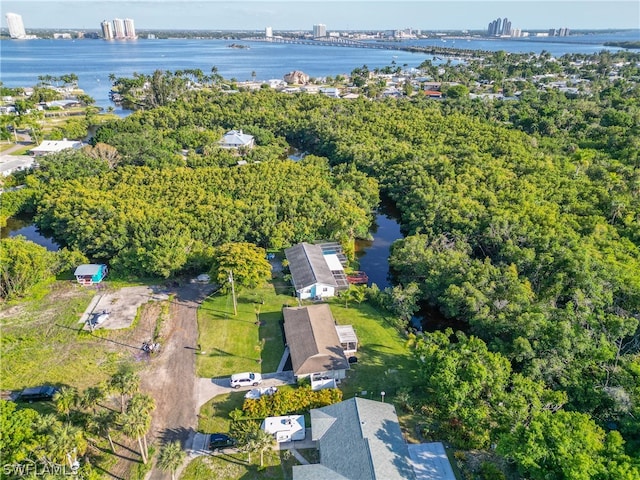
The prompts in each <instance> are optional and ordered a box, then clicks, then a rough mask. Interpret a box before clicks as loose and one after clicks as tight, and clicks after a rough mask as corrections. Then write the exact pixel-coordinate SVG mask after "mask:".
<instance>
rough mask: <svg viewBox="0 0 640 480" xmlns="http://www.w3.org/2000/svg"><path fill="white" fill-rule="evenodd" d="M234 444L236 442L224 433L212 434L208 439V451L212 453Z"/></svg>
mask: <svg viewBox="0 0 640 480" xmlns="http://www.w3.org/2000/svg"><path fill="white" fill-rule="evenodd" d="M235 444H236V441H235V440H234V439H233V438H231V437H230V436H229V435H226V434H224V433H212V434H211V437H209V450H211V451H212V452H214V451H216V450H219V449H221V448H228V447H233V446H234V445H235Z"/></svg>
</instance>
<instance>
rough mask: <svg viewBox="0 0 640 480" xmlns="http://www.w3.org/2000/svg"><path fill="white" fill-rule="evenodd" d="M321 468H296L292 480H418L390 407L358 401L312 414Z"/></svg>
mask: <svg viewBox="0 0 640 480" xmlns="http://www.w3.org/2000/svg"><path fill="white" fill-rule="evenodd" d="M311 434H312V439H313V440H314V441H316V442H317V445H318V450H319V452H320V463H319V464H312V465H297V466H294V467H293V480H319V479H328V478H331V479H336V480H341V479H345V480H415V479H416V476H415V474H414V471H413V467H412V465H411V462H410V460H409V453H408V450H407V444H406V443H405V441H404V438H403V437H402V432H401V430H400V425H399V423H398V416H397V415H396V411H395V408H394V406H393V405H392V404H389V403H382V402H377V401H374V400H367V399H364V398H359V397H354V398H351V399H349V400H345V401H344V402H340V403H336V404H334V405H329V406H327V407H322V408H317V409H312V410H311Z"/></svg>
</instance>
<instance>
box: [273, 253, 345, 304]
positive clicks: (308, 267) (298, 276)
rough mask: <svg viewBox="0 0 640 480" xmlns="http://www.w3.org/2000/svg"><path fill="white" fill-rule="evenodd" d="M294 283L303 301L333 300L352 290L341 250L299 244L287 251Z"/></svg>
mask: <svg viewBox="0 0 640 480" xmlns="http://www.w3.org/2000/svg"><path fill="white" fill-rule="evenodd" d="M284 254H285V256H286V257H287V261H288V262H289V270H290V271H291V282H292V283H293V288H294V289H295V291H296V296H297V297H298V298H300V299H301V300H305V299H309V298H311V299H314V298H327V297H333V296H334V295H335V294H336V292H338V291H339V290H346V289H347V288H349V283H348V281H347V277H346V275H345V273H344V265H343V264H342V262H343V260H342V257H343V256H344V255H342V253H341V250H340V246H339V245H338V244H322V245H313V244H310V243H306V242H303V243H299V244H297V245H294V246H293V247H291V248H287V249H286V250H285V251H284Z"/></svg>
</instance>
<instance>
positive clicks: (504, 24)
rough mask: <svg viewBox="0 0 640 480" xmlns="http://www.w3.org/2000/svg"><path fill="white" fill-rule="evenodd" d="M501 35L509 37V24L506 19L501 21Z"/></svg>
mask: <svg viewBox="0 0 640 480" xmlns="http://www.w3.org/2000/svg"><path fill="white" fill-rule="evenodd" d="M502 35H511V22H510V21H509V19H508V18H505V19H504V20H503V21H502Z"/></svg>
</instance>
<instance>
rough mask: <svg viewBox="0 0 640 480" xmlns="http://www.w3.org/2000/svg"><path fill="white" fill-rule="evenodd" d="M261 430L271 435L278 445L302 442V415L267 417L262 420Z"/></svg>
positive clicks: (303, 435)
mask: <svg viewBox="0 0 640 480" xmlns="http://www.w3.org/2000/svg"><path fill="white" fill-rule="evenodd" d="M261 428H262V429H263V430H264V431H265V432H267V433H269V434H271V435H273V437H274V438H275V439H276V441H277V442H278V443H282V442H293V441H297V440H304V437H305V426H304V415H287V416H284V417H267V418H265V419H264V420H263V422H262V425H261Z"/></svg>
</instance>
